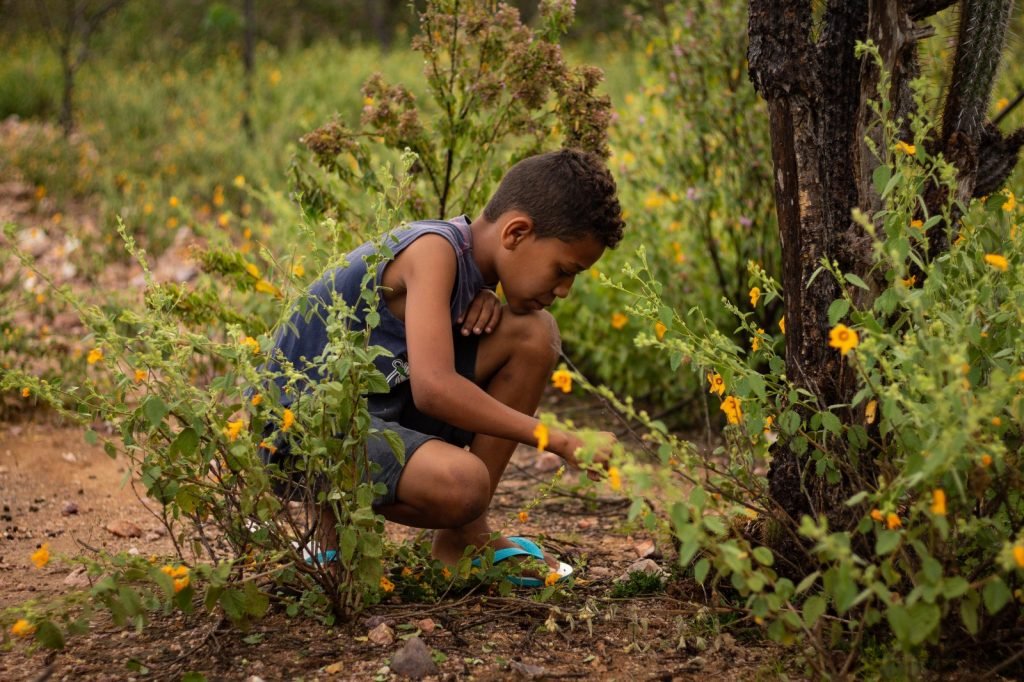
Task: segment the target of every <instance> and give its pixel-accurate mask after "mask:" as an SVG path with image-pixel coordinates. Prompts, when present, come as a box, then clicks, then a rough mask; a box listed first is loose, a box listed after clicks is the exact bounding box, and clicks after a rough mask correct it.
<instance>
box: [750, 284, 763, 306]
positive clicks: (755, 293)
mask: <svg viewBox="0 0 1024 682" xmlns="http://www.w3.org/2000/svg"><path fill="white" fill-rule="evenodd" d="M760 299H761V290H760V289H759V288H758V287H754V288H753V289H751V290H750V305H757V302H758V301H759V300H760Z"/></svg>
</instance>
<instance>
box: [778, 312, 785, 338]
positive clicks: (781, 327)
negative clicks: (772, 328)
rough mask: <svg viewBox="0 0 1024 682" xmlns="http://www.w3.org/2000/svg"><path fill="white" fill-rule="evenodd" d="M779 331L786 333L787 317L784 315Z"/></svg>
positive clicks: (780, 321)
mask: <svg viewBox="0 0 1024 682" xmlns="http://www.w3.org/2000/svg"><path fill="white" fill-rule="evenodd" d="M779 331H780V332H782V333H783V334H785V333H786V316H785V315H783V316H782V319H781V320H779Z"/></svg>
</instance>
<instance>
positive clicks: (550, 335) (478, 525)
mask: <svg viewBox="0 0 1024 682" xmlns="http://www.w3.org/2000/svg"><path fill="white" fill-rule="evenodd" d="M560 349H561V342H560V339H559V335H558V325H557V323H556V322H555V319H554V318H553V317H552V316H551V315H550V314H549V313H547V312H546V311H538V312H535V313H529V314H526V315H514V314H512V313H510V312H508V310H507V309H506V310H505V311H504V314H503V315H502V317H501V322H500V323H499V324H498V328H497V329H495V330H494V332H493V333H491V334H489V335H487V336H484V337H483V338H481V340H480V346H479V349H478V351H477V361H476V377H477V381H478V382H479V383H480V384H481V385H482V386H484V388H485V389H486V391H487V392H488V393H489V394H490V395H491V396H492V397H493V398H495V399H497V400H499V401H501V402H502V403H504V404H506V405H508V406H509V407H513V408H515V409H517V410H519V411H520V412H523V413H525V414H531V415H532V414H533V413H534V412H536V410H537V406H538V405H539V404H540V397H541V394H542V393H543V392H544V387H545V385H546V384H547V382H548V378H549V377H550V376H551V370H552V369H553V368H554V366H555V363H556V362H557V361H558V356H559V351H560ZM516 445H517V444H516V443H515V442H513V441H509V440H504V439H501V438H494V437H492V436H485V435H482V434H477V435H476V436H475V437H474V438H473V442H472V444H471V445H470V450H471V451H472V453H473V455H475V456H476V457H478V458H479V460H480V461H482V462H483V463H484V465H485V466H486V468H487V474H488V478H489V484H490V485H489V490H488V492H489V494H488V499H487V506H489V505H490V498H491V497H493V495H494V491H495V489H497V487H498V483H499V481H501V477H502V475H503V474H504V473H505V467H507V466H508V462H509V459H510V458H511V457H512V452H513V451H514V450H515V448H516ZM492 533H493V529H492V528H491V526H490V523H489V522H488V518H487V511H486V507H485V508H484V510H483V512H482V513H481V514H480V515H479V516H477V517H475V518H474V519H473V520H472V521H470V522H469V523H466V524H464V525H460V526H459V527H447V528H445V529H443V530H439V531H437V533H435V535H434V556H435V557H437V558H438V559H441V560H443V561H447V562H450V563H453V562H455V561H457V560H458V559H459V557H461V556H462V552H463V550H464V549H465V547H466V546H467V545H476V546H477V547H481V546H483V545H485V544H488V542H489V540H490V536H491V534H492ZM490 544H491V546H492V547H494V548H495V549H501V548H503V547H513V546H514V545H513V543H512V542H510V541H509V540H508V539H506V538H504V537H501V538H498V539H497V540H496V541H494V542H490ZM545 558H546V560H547V562H548V564H549V565H551V566H552V567H557V565H558V563H557V562H556V561H554V560H553V559H551V558H550V557H545Z"/></svg>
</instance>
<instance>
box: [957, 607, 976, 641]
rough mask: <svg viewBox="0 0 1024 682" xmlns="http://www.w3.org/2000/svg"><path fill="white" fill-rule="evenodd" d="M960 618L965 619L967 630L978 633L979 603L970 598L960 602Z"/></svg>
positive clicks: (974, 633)
mask: <svg viewBox="0 0 1024 682" xmlns="http://www.w3.org/2000/svg"><path fill="white" fill-rule="evenodd" d="M960 620H961V621H963V624H964V627H965V628H967V632H969V633H970V634H972V635H976V634H977V633H978V605H977V603H975V602H974V601H971V600H970V599H964V600H963V601H961V602H960Z"/></svg>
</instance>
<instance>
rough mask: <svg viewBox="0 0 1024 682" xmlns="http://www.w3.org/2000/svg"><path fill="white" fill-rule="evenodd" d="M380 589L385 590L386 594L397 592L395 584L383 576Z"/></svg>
mask: <svg viewBox="0 0 1024 682" xmlns="http://www.w3.org/2000/svg"><path fill="white" fill-rule="evenodd" d="M380 589H381V590H383V591H384V592H394V591H395V584H394V583H393V582H391V581H390V580H388V579H387V577H386V576H383V575H382V576H381V577H380Z"/></svg>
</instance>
